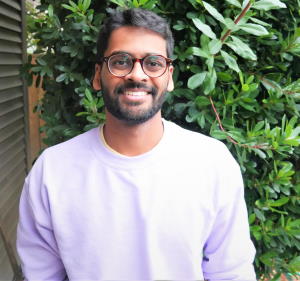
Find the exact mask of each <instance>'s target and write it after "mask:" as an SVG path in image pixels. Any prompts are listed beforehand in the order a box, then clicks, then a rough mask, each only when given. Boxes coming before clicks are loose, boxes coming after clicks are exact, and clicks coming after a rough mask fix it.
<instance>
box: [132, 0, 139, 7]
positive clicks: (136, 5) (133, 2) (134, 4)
mask: <svg viewBox="0 0 300 281" xmlns="http://www.w3.org/2000/svg"><path fill="white" fill-rule="evenodd" d="M132 4H133V6H134V7H135V8H138V7H139V5H140V4H139V2H138V1H137V0H133V1H132Z"/></svg>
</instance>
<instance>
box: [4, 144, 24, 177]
mask: <svg viewBox="0 0 300 281" xmlns="http://www.w3.org/2000/svg"><path fill="white" fill-rule="evenodd" d="M23 149H24V148H23V147H22V149H20V151H18V152H16V153H15V155H13V156H12V157H11V158H10V159H9V160H8V161H6V162H5V163H6V165H2V167H1V174H0V183H1V182H3V181H5V179H6V178H7V177H8V176H11V175H12V173H14V171H15V167H16V166H18V165H19V164H21V163H22V164H23V165H24V168H25V162H24V161H25V154H24V151H22V150H23Z"/></svg>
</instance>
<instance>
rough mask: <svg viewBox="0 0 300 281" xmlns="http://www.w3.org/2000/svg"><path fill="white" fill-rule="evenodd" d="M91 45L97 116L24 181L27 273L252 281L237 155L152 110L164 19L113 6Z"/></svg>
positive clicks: (161, 88) (164, 66)
mask: <svg viewBox="0 0 300 281" xmlns="http://www.w3.org/2000/svg"><path fill="white" fill-rule="evenodd" d="M97 47H98V62H97V64H96V67H95V77H94V80H93V86H94V88H95V89H96V90H101V91H102V93H103V98H104V101H105V107H106V122H105V124H103V125H100V126H99V127H98V128H95V129H92V130H90V131H88V132H86V133H84V134H82V135H79V136H77V137H75V138H73V139H71V140H69V141H67V142H65V143H62V144H59V145H56V146H54V147H51V148H48V149H46V150H45V151H44V152H43V154H42V155H41V156H40V158H39V159H38V160H37V162H36V163H35V165H34V167H33V168H32V170H31V172H30V174H29V175H28V177H27V178H26V181H25V185H24V189H23V193H22V197H21V201H20V222H19V227H18V241H17V248H18V252H19V254H20V258H21V261H22V268H23V271H24V274H25V276H26V280H64V279H67V278H68V279H69V280H204V279H207V280H238V281H243V280H255V273H254V270H253V266H252V262H253V259H254V254H255V250H254V247H253V244H252V242H251V240H250V236H249V227H248V220H247V210H246V205H245V201H244V192H243V182H242V177H241V173H240V169H239V167H238V165H237V163H236V162H235V160H234V159H233V157H232V156H231V154H230V153H229V151H228V150H227V148H226V146H225V145H224V144H222V143H221V142H219V141H217V140H214V139H212V138H209V137H206V136H204V135H202V134H199V133H194V132H190V131H187V130H185V129H182V128H180V127H179V126H177V125H175V124H173V123H171V122H168V121H166V120H164V119H162V117H161V106H162V104H163V102H164V98H165V94H166V92H167V91H172V90H173V87H174V84H173V79H172V73H173V65H172V60H171V59H170V57H171V55H172V50H173V38H172V34H171V32H170V29H169V26H168V25H167V23H166V21H165V20H164V19H162V18H161V17H159V16H158V15H156V14H154V13H152V12H150V11H145V10H142V9H129V10H125V11H116V12H115V13H114V14H112V15H111V17H110V18H108V19H107V20H106V22H105V23H104V25H103V27H102V29H101V31H100V34H99V40H98V46H97Z"/></svg>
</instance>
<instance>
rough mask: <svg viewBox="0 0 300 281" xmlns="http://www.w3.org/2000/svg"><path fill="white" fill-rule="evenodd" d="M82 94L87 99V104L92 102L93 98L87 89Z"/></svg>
mask: <svg viewBox="0 0 300 281" xmlns="http://www.w3.org/2000/svg"><path fill="white" fill-rule="evenodd" d="M84 94H85V96H86V98H87V99H88V101H89V102H94V99H93V96H92V94H91V92H90V90H89V89H85V92H84Z"/></svg>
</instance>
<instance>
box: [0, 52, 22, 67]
mask: <svg viewBox="0 0 300 281" xmlns="http://www.w3.org/2000/svg"><path fill="white" fill-rule="evenodd" d="M0 64H2V65H4V64H5V65H22V56H20V55H17V54H3V53H0Z"/></svg>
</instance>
